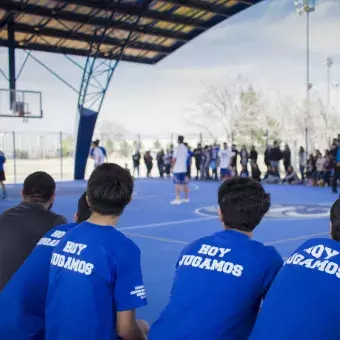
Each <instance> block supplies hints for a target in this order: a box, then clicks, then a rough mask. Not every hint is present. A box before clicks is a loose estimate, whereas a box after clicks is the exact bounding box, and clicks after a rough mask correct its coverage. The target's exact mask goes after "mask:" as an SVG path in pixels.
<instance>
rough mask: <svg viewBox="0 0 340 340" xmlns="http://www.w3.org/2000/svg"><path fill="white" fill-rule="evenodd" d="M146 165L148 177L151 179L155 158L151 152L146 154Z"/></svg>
mask: <svg viewBox="0 0 340 340" xmlns="http://www.w3.org/2000/svg"><path fill="white" fill-rule="evenodd" d="M144 163H145V166H146V177H147V178H150V177H151V171H152V168H153V157H152V156H151V152H150V151H147V152H145V154H144Z"/></svg>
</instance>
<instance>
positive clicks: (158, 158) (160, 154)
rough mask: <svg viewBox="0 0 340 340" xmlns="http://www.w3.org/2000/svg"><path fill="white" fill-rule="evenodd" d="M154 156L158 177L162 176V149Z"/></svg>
mask: <svg viewBox="0 0 340 340" xmlns="http://www.w3.org/2000/svg"><path fill="white" fill-rule="evenodd" d="M156 158H157V167H158V172H159V177H160V178H164V150H161V151H159V152H158V153H157V157H156Z"/></svg>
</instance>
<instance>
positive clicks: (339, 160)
mask: <svg viewBox="0 0 340 340" xmlns="http://www.w3.org/2000/svg"><path fill="white" fill-rule="evenodd" d="M333 154H334V155H335V159H334V170H333V179H332V191H333V193H335V194H337V193H338V180H339V179H340V147H339V146H338V145H337V144H336V146H335V147H334V151H333Z"/></svg>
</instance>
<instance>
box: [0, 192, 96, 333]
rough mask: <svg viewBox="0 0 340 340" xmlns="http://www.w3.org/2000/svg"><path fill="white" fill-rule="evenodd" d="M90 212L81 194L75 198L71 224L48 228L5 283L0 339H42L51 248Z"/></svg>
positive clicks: (0, 308)
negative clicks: (74, 212) (75, 210)
mask: <svg viewBox="0 0 340 340" xmlns="http://www.w3.org/2000/svg"><path fill="white" fill-rule="evenodd" d="M90 215H91V212H90V209H89V206H88V204H87V201H86V193H84V194H83V195H82V196H81V197H80V199H79V201H78V209H77V212H76V214H75V216H74V221H75V223H69V224H63V225H60V226H57V227H55V228H53V229H51V230H50V231H48V232H47V233H46V234H45V235H44V236H43V237H42V238H41V239H40V240H39V242H38V244H37V245H36V247H35V248H34V249H33V251H32V253H31V254H30V255H29V256H28V258H27V259H26V261H25V262H24V263H23V264H22V266H21V267H20V268H19V269H18V270H17V271H16V273H15V274H14V275H13V277H12V278H11V280H10V281H9V282H8V283H7V285H6V287H5V288H4V289H3V290H2V292H1V293H0V315H1V318H0V339H3V340H5V339H11V340H23V339H27V340H44V339H45V302H46V296H47V288H48V275H49V271H50V262H51V257H52V251H53V248H54V247H55V246H56V245H57V244H58V243H59V242H60V240H61V239H62V237H63V236H65V235H66V233H67V232H68V231H70V230H72V229H73V228H74V227H75V226H76V225H77V224H78V223H81V222H83V221H85V220H87V219H88V218H89V217H90ZM32 273H33V275H32Z"/></svg>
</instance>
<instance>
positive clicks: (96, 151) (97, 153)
mask: <svg viewBox="0 0 340 340" xmlns="http://www.w3.org/2000/svg"><path fill="white" fill-rule="evenodd" d="M91 157H92V158H93V161H94V168H96V167H97V166H99V165H101V164H103V163H104V162H105V154H104V151H103V149H102V148H101V147H100V146H99V140H98V139H97V140H95V141H94V142H92V150H91Z"/></svg>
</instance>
